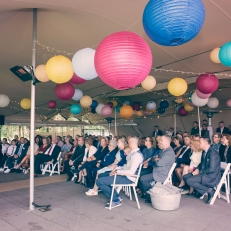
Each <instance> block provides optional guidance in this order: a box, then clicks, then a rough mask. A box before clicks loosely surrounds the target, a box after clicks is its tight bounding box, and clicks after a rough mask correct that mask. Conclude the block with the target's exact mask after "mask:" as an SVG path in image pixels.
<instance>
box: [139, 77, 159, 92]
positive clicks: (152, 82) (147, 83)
mask: <svg viewBox="0 0 231 231" xmlns="http://www.w3.org/2000/svg"><path fill="white" fill-rule="evenodd" d="M141 86H142V87H143V88H144V89H145V90H147V91H150V90H152V89H153V88H154V87H155V86H156V79H155V78H154V77H153V76H151V75H148V76H147V77H146V79H145V80H144V81H143V82H142V83H141Z"/></svg>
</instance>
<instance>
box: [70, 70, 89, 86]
mask: <svg viewBox="0 0 231 231" xmlns="http://www.w3.org/2000/svg"><path fill="white" fill-rule="evenodd" d="M70 82H71V83H72V84H77V85H80V84H82V83H85V82H87V81H86V80H85V79H81V78H80V77H78V76H77V75H76V74H75V73H74V75H73V76H72V78H71V79H70Z"/></svg>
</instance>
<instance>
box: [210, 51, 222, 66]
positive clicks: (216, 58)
mask: <svg viewBox="0 0 231 231" xmlns="http://www.w3.org/2000/svg"><path fill="white" fill-rule="evenodd" d="M219 51H220V47H217V48H215V49H213V50H212V51H211V53H210V59H211V60H212V62H214V63H221V61H220V59H219Z"/></svg>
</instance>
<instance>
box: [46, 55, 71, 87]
mask: <svg viewBox="0 0 231 231" xmlns="http://www.w3.org/2000/svg"><path fill="white" fill-rule="evenodd" d="M46 74H47V77H48V78H49V79H50V80H51V81H53V82H55V83H58V84H61V83H66V82H68V81H69V80H70V79H71V78H72V76H73V74H74V71H73V69H72V63H71V61H70V59H68V58H67V57H65V56H63V55H57V56H54V57H52V58H50V59H49V60H48V61H47V63H46Z"/></svg>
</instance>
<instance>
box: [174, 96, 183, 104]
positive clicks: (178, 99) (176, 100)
mask: <svg viewBox="0 0 231 231" xmlns="http://www.w3.org/2000/svg"><path fill="white" fill-rule="evenodd" d="M175 102H176V103H182V102H183V98H182V97H177V98H176V99H175Z"/></svg>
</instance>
